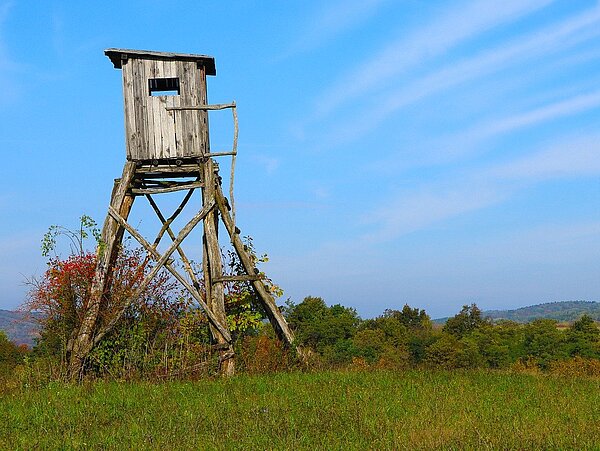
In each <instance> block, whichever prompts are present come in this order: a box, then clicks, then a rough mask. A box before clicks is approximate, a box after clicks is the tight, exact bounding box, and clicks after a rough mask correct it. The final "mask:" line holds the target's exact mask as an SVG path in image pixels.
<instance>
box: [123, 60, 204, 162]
mask: <svg viewBox="0 0 600 451" xmlns="http://www.w3.org/2000/svg"><path fill="white" fill-rule="evenodd" d="M122 69H123V98H124V101H125V136H126V142H127V159H128V160H133V161H136V160H153V159H177V158H189V157H198V156H200V155H202V154H203V153H208V152H209V141H208V117H207V112H206V111H167V110H166V107H173V106H197V105H205V104H206V103H207V99H206V71H205V69H204V67H202V66H199V65H198V63H196V62H192V61H160V60H153V59H137V58H130V59H129V60H128V61H127V63H126V64H123V68H122ZM175 77H178V78H179V86H180V95H178V96H151V95H150V93H149V89H148V80H149V79H151V78H175Z"/></svg>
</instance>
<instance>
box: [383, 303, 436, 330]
mask: <svg viewBox="0 0 600 451" xmlns="http://www.w3.org/2000/svg"><path fill="white" fill-rule="evenodd" d="M383 316H384V317H389V318H394V319H395V320H397V321H398V322H400V324H402V325H403V326H404V327H406V328H407V329H423V328H429V327H431V319H430V318H429V315H428V314H427V313H425V310H423V309H421V310H419V309H418V308H412V307H410V306H409V305H408V304H404V307H402V310H386V311H385V312H384V313H383Z"/></svg>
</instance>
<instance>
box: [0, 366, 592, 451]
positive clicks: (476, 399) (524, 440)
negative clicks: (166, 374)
mask: <svg viewBox="0 0 600 451" xmlns="http://www.w3.org/2000/svg"><path fill="white" fill-rule="evenodd" d="M0 419H1V421H0V447H2V448H3V449H36V448H37V449H57V448H60V449H90V448H95V449H99V448H100V449H244V450H247V449H346V450H349V449H418V448H422V449H431V448H454V449H455V448H463V449H464V448H466V449H485V448H494V449H497V448H502V449H540V448H546V449H548V448H552V449H556V448H561V449H564V448H576V449H584V448H591V449H600V381H598V380H593V379H567V378H559V377H549V376H533V375H525V374H507V373H493V372H483V371H477V372H475V371H474V372H425V371H408V372H403V373H392V372H354V373H353V372H325V373H318V374H300V373H294V374H276V375H272V376H254V377H250V376H238V377H235V378H232V379H229V380H216V381H209V380H207V381H199V382H168V383H163V384H152V383H117V382H97V383H93V384H89V385H83V386H72V385H65V384H52V385H50V386H48V387H46V388H44V389H37V390H23V391H14V392H9V393H8V394H4V395H2V398H1V399H0Z"/></svg>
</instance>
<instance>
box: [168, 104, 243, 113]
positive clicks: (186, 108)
mask: <svg viewBox="0 0 600 451" xmlns="http://www.w3.org/2000/svg"><path fill="white" fill-rule="evenodd" d="M166 108H167V111H194V110H199V111H212V110H225V109H227V108H235V102H231V103H217V104H214V105H190V106H170V107H166Z"/></svg>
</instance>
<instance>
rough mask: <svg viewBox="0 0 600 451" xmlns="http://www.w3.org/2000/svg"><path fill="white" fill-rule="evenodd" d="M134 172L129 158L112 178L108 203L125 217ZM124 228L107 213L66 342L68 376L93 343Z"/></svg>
mask: <svg viewBox="0 0 600 451" xmlns="http://www.w3.org/2000/svg"><path fill="white" fill-rule="evenodd" d="M134 175H135V163H133V162H131V161H128V162H127V163H125V167H124V168H123V175H122V176H121V178H120V179H117V180H116V181H115V186H114V188H113V192H112V196H111V200H110V206H111V207H112V208H114V209H115V210H116V211H118V212H119V214H120V216H121V217H122V218H125V219H127V217H128V216H129V212H130V211H131V207H132V205H133V199H134V198H133V196H131V195H129V194H128V188H129V186H130V185H131V182H132V180H133V176H134ZM123 232H124V229H123V228H122V227H121V226H119V224H118V223H117V221H115V220H114V219H113V218H112V217H111V216H110V214H109V215H107V216H106V219H105V221H104V225H103V227H102V238H101V240H102V241H101V243H100V245H99V246H98V252H97V260H96V271H95V273H94V278H93V280H92V288H91V292H90V299H89V301H88V305H87V309H86V311H85V314H84V317H83V320H82V322H81V326H80V327H79V330H77V331H76V334H74V336H72V337H71V339H70V340H69V343H68V344H67V354H68V355H67V357H68V362H69V368H68V377H69V378H70V379H71V380H76V379H78V378H79V377H80V375H81V372H82V370H83V364H84V360H85V358H86V357H87V355H88V354H89V353H90V351H91V350H92V348H93V346H94V332H95V328H96V323H97V321H98V314H99V312H100V305H101V303H102V297H103V296H104V294H105V293H106V292H107V289H108V286H107V284H108V281H109V280H110V275H111V273H112V269H113V264H114V262H115V259H116V258H117V254H118V251H119V245H120V244H121V240H122V239H123Z"/></svg>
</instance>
